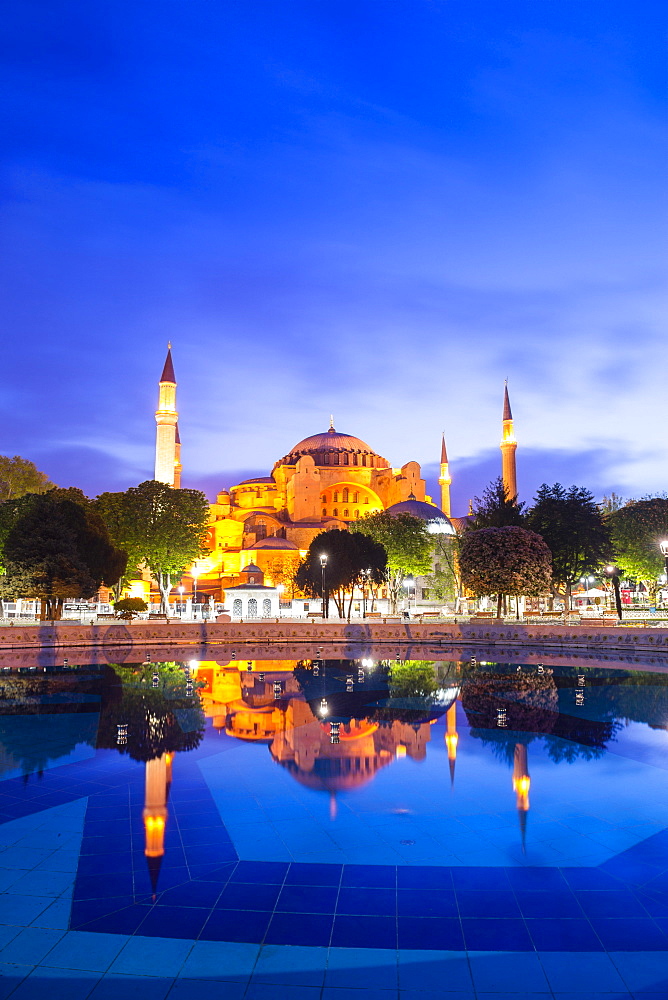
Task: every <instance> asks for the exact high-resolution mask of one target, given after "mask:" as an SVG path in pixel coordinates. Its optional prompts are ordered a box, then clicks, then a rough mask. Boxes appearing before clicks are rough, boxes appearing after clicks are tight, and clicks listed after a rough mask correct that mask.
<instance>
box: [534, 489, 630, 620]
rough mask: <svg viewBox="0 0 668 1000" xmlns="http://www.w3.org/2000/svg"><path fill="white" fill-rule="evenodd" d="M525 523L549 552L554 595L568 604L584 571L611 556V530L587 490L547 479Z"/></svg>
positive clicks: (596, 569) (592, 569)
mask: <svg viewBox="0 0 668 1000" xmlns="http://www.w3.org/2000/svg"><path fill="white" fill-rule="evenodd" d="M527 527H528V528H530V529H531V530H532V531H536V532H538V534H539V535H541V536H542V537H543V538H544V539H545V541H546V542H547V545H548V547H549V549H550V552H551V553H552V586H551V588H550V589H551V593H552V596H553V597H560V598H562V599H563V600H564V605H565V608H566V610H567V611H569V610H570V606H571V591H572V588H573V586H574V584H576V583H577V582H578V580H580V579H581V577H583V576H585V575H589V574H590V573H594V574H595V573H598V572H599V571H600V567H601V566H602V565H604V564H605V563H608V562H610V561H611V560H612V558H613V549H612V543H611V541H610V531H609V529H608V526H607V524H606V522H605V519H604V517H603V514H602V513H601V510H600V508H599V507H598V505H597V504H596V503H595V501H594V496H593V494H592V493H590V492H589V490H587V489H585V488H584V487H581V486H571V487H570V489H568V490H566V489H565V488H564V487H563V486H562V485H561V483H555V484H554V486H548V485H547V484H546V483H543V485H542V486H541V487H540V489H539V490H538V492H537V493H536V497H535V499H534V503H533V507H532V508H531V509H530V510H529V512H528V515H527Z"/></svg>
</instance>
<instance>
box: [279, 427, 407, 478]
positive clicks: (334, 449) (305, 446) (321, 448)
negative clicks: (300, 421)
mask: <svg viewBox="0 0 668 1000" xmlns="http://www.w3.org/2000/svg"><path fill="white" fill-rule="evenodd" d="M304 455H310V456H311V458H312V459H313V460H314V462H315V464H316V465H365V466H372V467H374V468H387V467H388V463H387V461H386V459H384V458H381V456H380V455H379V454H378V453H377V452H375V451H374V450H373V448H370V447H369V445H368V444H366V442H364V441H362V440H361V438H358V437H355V436H354V435H353V434H342V433H340V432H339V431H337V430H336V429H335V428H334V427H333V426H332V427H330V428H329V430H328V431H324V432H323V433H322V434H312V435H311V436H310V437H307V438H304V440H303V441H299V442H298V443H297V444H296V445H295V446H294V448H291V449H290V451H289V452H288V454H287V455H285V456H284V457H283V458H281V459H279V461H278V462H277V463H276V465H295V464H296V463H297V462H298V461H299V459H300V458H303V456H304ZM341 456H347V460H346V458H343V457H341ZM275 467H276V466H274V468H275Z"/></svg>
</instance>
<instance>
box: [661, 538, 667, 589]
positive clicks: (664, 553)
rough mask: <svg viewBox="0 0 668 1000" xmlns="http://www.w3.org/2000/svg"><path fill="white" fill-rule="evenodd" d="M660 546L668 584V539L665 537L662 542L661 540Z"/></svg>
mask: <svg viewBox="0 0 668 1000" xmlns="http://www.w3.org/2000/svg"><path fill="white" fill-rule="evenodd" d="M659 548H660V549H661V555H662V556H663V569H664V572H665V574H666V585H668V540H666V539H664V540H663V541H662V542H659Z"/></svg>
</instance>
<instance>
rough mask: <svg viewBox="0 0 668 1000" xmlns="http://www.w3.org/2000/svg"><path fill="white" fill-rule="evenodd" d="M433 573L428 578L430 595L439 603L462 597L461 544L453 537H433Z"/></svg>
mask: <svg viewBox="0 0 668 1000" xmlns="http://www.w3.org/2000/svg"><path fill="white" fill-rule="evenodd" d="M431 537H432V539H433V541H432V572H431V574H430V575H429V576H427V577H426V583H427V586H428V587H429V593H430V595H431V596H432V597H433V598H434V600H437V601H451V600H454V599H456V598H459V597H460V596H461V578H460V575H459V560H458V552H459V542H458V539H457V538H456V537H454V536H453V535H432V536H431Z"/></svg>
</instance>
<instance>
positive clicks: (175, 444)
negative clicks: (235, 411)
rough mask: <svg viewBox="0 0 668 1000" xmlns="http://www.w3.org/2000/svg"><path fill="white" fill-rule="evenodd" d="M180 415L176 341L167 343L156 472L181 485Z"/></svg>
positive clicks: (160, 478)
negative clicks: (173, 352)
mask: <svg viewBox="0 0 668 1000" xmlns="http://www.w3.org/2000/svg"><path fill="white" fill-rule="evenodd" d="M178 419H179V415H178V413H177V412H176V379H175V378H174V365H173V364H172V345H171V344H168V345H167V357H166V359H165V367H164V368H163V369H162V375H161V376H160V395H159V397H158V409H157V410H156V411H155V422H156V424H157V432H156V439H155V476H154V478H155V479H157V480H158V482H159V483H166V484H167V485H168V486H175V487H176V488H177V489H178V488H179V487H180V485H181V461H180V454H179V453H180V451H181V442H180V439H179V430H178Z"/></svg>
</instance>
